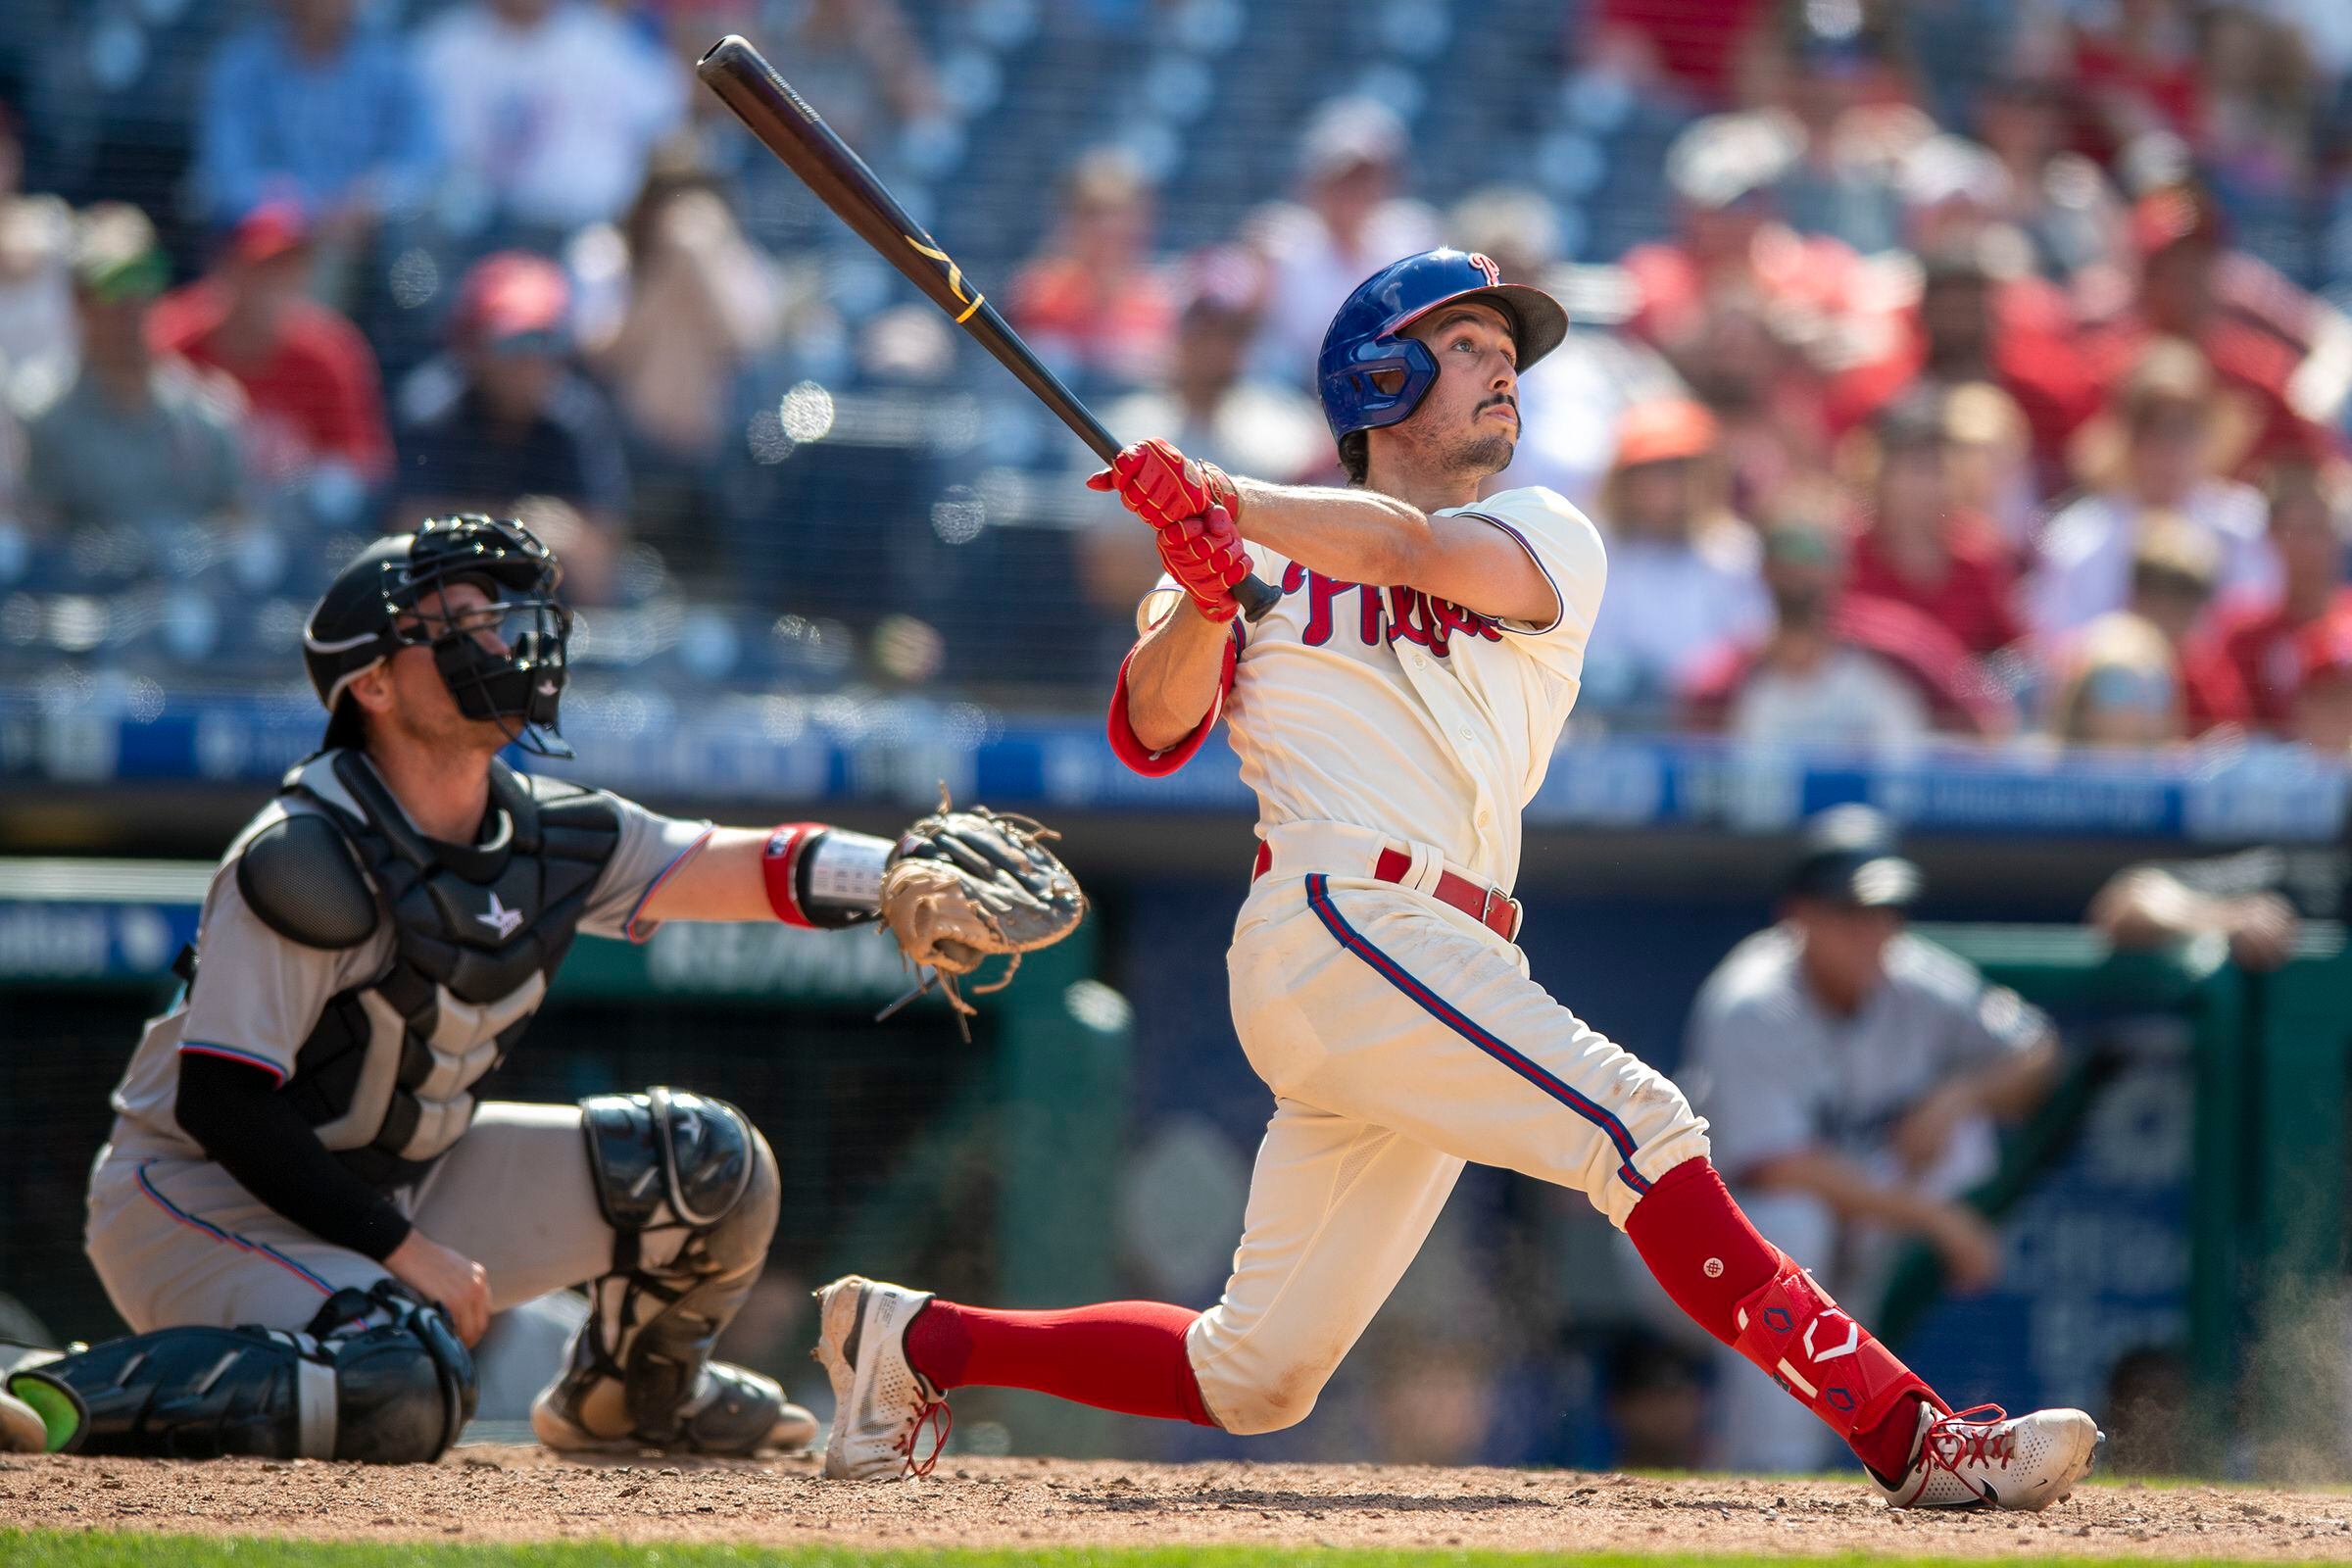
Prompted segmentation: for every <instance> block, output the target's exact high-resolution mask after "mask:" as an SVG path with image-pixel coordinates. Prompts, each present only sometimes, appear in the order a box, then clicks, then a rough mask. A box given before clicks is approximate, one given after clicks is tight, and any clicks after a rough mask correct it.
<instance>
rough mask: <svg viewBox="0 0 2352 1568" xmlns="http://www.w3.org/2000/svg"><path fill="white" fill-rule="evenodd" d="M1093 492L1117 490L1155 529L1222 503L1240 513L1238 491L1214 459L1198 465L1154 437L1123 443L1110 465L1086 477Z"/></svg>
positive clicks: (1228, 512)
mask: <svg viewBox="0 0 2352 1568" xmlns="http://www.w3.org/2000/svg"><path fill="white" fill-rule="evenodd" d="M1086 483H1087V487H1088V488H1089V489H1092V490H1116V491H1117V492H1118V493H1119V500H1120V501H1121V502H1122V503H1124V504H1125V506H1126V508H1127V510H1128V511H1129V512H1132V513H1134V514H1135V515H1137V516H1139V517H1141V518H1143V519H1144V520H1145V521H1146V522H1148V523H1150V524H1151V525H1152V527H1154V528H1168V527H1173V526H1174V525H1175V524H1177V523H1179V522H1183V521H1185V520H1186V519H1188V518H1193V517H1200V516H1202V515H1206V513H1207V512H1208V509H1209V508H1211V507H1222V508H1223V509H1224V510H1225V515H1226V516H1227V518H1228V519H1230V518H1233V517H1238V516H1240V515H1242V495H1241V492H1240V491H1238V490H1236V489H1235V488H1234V487H1233V481H1232V480H1231V479H1229V478H1227V477H1226V475H1225V470H1224V469H1222V468H1220V467H1218V466H1216V465H1215V464H1213V463H1197V462H1195V461H1194V460H1192V459H1191V458H1188V457H1186V456H1185V455H1184V454H1183V453H1181V452H1179V451H1177V450H1176V449H1175V448H1174V447H1172V446H1170V445H1168V443H1166V442H1165V441H1161V440H1158V439H1156V438H1154V439H1152V440H1150V441H1139V442H1137V443H1135V444H1134V445H1133V446H1127V447H1121V448H1120V449H1119V455H1118V456H1117V457H1115V458H1113V459H1111V460H1110V466H1109V467H1107V468H1104V469H1103V471H1102V472H1100V473H1098V474H1095V475H1094V476H1093V477H1091V478H1089V479H1088V480H1087V481H1086Z"/></svg>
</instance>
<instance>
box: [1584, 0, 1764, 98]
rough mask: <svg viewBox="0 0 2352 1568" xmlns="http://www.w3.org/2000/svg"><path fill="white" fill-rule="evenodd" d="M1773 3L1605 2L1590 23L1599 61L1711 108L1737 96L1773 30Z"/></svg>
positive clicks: (1703, 0)
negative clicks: (1669, 85) (1666, 83)
mask: <svg viewBox="0 0 2352 1568" xmlns="http://www.w3.org/2000/svg"><path fill="white" fill-rule="evenodd" d="M1772 12H1773V5H1772V0H1601V4H1600V7H1599V12H1598V15H1597V16H1588V17H1586V18H1584V19H1582V22H1583V25H1585V26H1588V27H1591V28H1592V29H1593V30H1592V32H1591V33H1590V35H1589V37H1587V38H1578V39H1572V40H1571V41H1572V42H1576V43H1584V44H1588V45H1589V47H1590V48H1591V50H1592V52H1593V54H1595V55H1604V56H1606V57H1608V58H1609V59H1611V60H1612V61H1616V62H1619V63H1620V68H1621V69H1623V68H1625V67H1627V66H1630V67H1632V68H1633V70H1632V71H1630V72H1629V74H1633V75H1634V77H1635V79H1636V80H1637V81H1638V82H1641V83H1642V84H1647V83H1649V82H1652V81H1656V80H1659V79H1661V78H1663V79H1664V80H1667V81H1671V82H1672V83H1674V84H1675V85H1676V86H1677V87H1679V88H1680V89H1681V90H1682V91H1683V92H1684V93H1685V94H1687V95H1688V96H1690V97H1691V98H1694V99H1696V100H1697V101H1698V102H1699V103H1701V104H1704V105H1707V106H1709V107H1718V106H1721V105H1723V104H1726V103H1729V102H1730V101H1731V100H1732V99H1733V98H1735V97H1736V96H1737V93H1736V92H1735V90H1734V89H1735V85H1736V80H1737V78H1738V77H1739V75H1740V73H1741V69H1742V67H1743V66H1744V65H1747V64H1749V63H1750V61H1749V59H1748V57H1752V56H1753V55H1755V54H1756V53H1758V46H1759V44H1760V43H1761V42H1762V40H1763V35H1764V34H1765V33H1767V32H1768V31H1769V29H1770V24H1771V20H1772Z"/></svg>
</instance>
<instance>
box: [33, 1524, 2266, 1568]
mask: <svg viewBox="0 0 2352 1568" xmlns="http://www.w3.org/2000/svg"><path fill="white" fill-rule="evenodd" d="M2200 1560H2201V1561H2203V1562H2205V1563H2208V1564H2210V1565H2212V1568H2237V1565H2233V1564H2230V1563H2229V1562H2227V1561H2226V1560H2223V1559H2212V1558H2208V1559H2200ZM2034 1561H2035V1562H2036V1563H2037V1564H2038V1563H2057V1564H2079V1565H2082V1568H2091V1565H2093V1564H2095V1565H2097V1568H2180V1564H2179V1563H2178V1562H2177V1561H2176V1562H2169V1563H2161V1564H2160V1563H2159V1562H2158V1560H2157V1559H2155V1558H2151V1557H2098V1558H2092V1557H2036V1558H2034ZM1792 1562H1802V1563H1805V1564H1807V1565H1808V1568H1983V1562H1984V1560H1983V1559H1982V1558H1961V1557H1906V1556H1899V1555H1894V1554H1881V1553H1876V1552H1845V1553H1840V1554H1837V1555H1832V1556H1820V1557H1803V1558H1797V1557H1789V1556H1755V1555H1747V1554H1725V1555H1721V1556H1713V1555H1703V1554H1700V1553H1696V1552H1663V1553H1658V1554H1656V1555H1650V1556H1644V1555H1639V1554H1634V1553H1627V1552H1519V1551H1430V1550H1421V1551H1386V1550H1352V1549H1342V1548H1324V1547H1315V1548H1306V1547H1285V1546H1151V1547H1132V1548H1122V1547H1101V1546H1035V1547H1029V1546H1024V1547H1021V1548H1019V1549H1017V1550H988V1551H980V1550H961V1549H944V1550H928V1551H924V1550H915V1551H902V1550H870V1551H865V1550H857V1549H853V1548H849V1547H843V1546H781V1547H779V1546H727V1545H662V1546H624V1545H620V1544H616V1543H612V1542H601V1543H600V1542H542V1543H528V1544H514V1545H484V1546H468V1545H462V1544H439V1543H433V1544H403V1543H397V1542H386V1543H381V1544H343V1543H333V1542H323V1541H275V1540H263V1539H259V1538H240V1537H208V1536H149V1535H99V1534H89V1535H80V1534H71V1533H65V1532H58V1531H44V1530H34V1531H13V1530H0V1563H6V1564H8V1568H622V1565H626V1568H1286V1565H1290V1564H1294V1563H1309V1564H1312V1565H1313V1568H1421V1565H1423V1564H1433V1563H1434V1564H1443V1565H1445V1568H1787V1565H1788V1564H1789V1563H1792ZM2244 1568H2253V1565H2251V1564H2248V1565H2244Z"/></svg>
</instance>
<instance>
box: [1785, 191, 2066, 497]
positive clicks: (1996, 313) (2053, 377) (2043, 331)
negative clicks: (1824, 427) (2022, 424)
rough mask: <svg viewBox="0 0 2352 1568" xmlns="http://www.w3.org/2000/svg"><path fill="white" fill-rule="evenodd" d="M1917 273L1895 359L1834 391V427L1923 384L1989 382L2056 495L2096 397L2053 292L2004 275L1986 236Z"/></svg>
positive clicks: (1936, 254) (1943, 248) (1949, 249)
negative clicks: (2029, 435)
mask: <svg viewBox="0 0 2352 1568" xmlns="http://www.w3.org/2000/svg"><path fill="white" fill-rule="evenodd" d="M1921 270H1922V277H1921V282H1920V293H1919V304H1918V307H1917V308H1916V309H1915V310H1913V311H1910V312H1907V313H1905V314H1904V315H1903V316H1902V317H1900V318H1898V319H1897V320H1896V323H1895V334H1896V342H1895V345H1894V348H1893V350H1892V352H1891V353H1889V354H1887V356H1885V357H1884V358H1882V359H1880V360H1878V361H1876V362H1874V363H1872V364H1868V365H1864V366H1860V367H1858V368H1855V369H1853V370H1851V371H1848V372H1847V373H1846V374H1844V375H1843V376H1841V377H1839V378H1838V382H1837V383H1836V385H1835V386H1834V388H1833V390H1832V394H1831V417H1832V420H1833V422H1834V423H1836V424H1838V425H1840V426H1844V425H1850V424H1856V423H1859V422H1861V421H1862V420H1864V419H1867V418H1869V417H1870V416H1871V415H1872V414H1874V413H1875V412H1877V410H1879V409H1880V408H1882V407H1884V406H1885V405H1886V404H1887V402H1888V401H1890V400H1891V399H1893V398H1894V397H1896V396H1898V395H1900V394H1901V392H1902V391H1903V390H1904V389H1905V388H1907V387H1911V386H1914V385H1917V384H1920V383H1922V382H1926V383H1931V384H1934V385H1936V386H1941V387H1945V388H1950V387H1955V386H1959V385H1961V384H1962V383H1964V382H1969V381H1989V382H1991V383H1992V384H1993V385H1995V386H1997V387H1999V388H2000V389H2001V390H2002V391H2004V392H2006V393H2008V394H2009V396H2010V397H2011V398H2013V399H2014V400H2015V401H2016V403H2017V406H2018V408H2019V409H2020V410H2022V411H2023V412H2024V414H2025V417H2026V424H2027V427H2028V428H2029V429H2030V430H2031V431H2032V432H2033V437H2034V464H2035V467H2036V469H2037V470H2038V472H2039V477H2040V482H2041V484H2042V487H2043V488H2044V489H2045V490H2051V489H2056V488H2058V486H2059V483H2060V481H2061V479H2062V477H2063V475H2064V472H2065V466H2066V453H2067V441H2068V439H2069V438H2070V437H2072V436H2073V435H2074V433H2075V432H2076V431H2077V430H2078V429H2080V428H2082V425H2083V423H2084V422H2085V421H2087V420H2088V419H2089V418H2090V417H2091V416H2092V415H2094V414H2096V413H2097V412H2098V410H2099V404H2100V394H2099V385H2098V380H2097V378H2096V377H2095V376H2094V375H2093V374H2092V373H2091V369H2090V366H2089V364H2088V363H2087V362H2086V361H2085V360H2084V359H2083V357H2082V354H2081V353H2080V352H2079V351H2078V350H2077V349H2076V348H2075V347H2074V345H2073V343H2072V342H2071V341H2070V339H2069V336H2068V330H2069V327H2070V325H2071V323H2070V322H2069V321H2067V320H2066V319H2065V316H2064V312H2063V307H2062V305H2060V304H2059V303H2058V302H2057V301H2056V298H2055V291H2054V290H2052V289H2051V287H2050V285H2049V284H2047V283H2045V282H2043V281H2042V280H2041V279H2040V278H2038V277H2033V276H2023V277H2020V276H2014V275H2012V276H2003V275H2002V270H2001V269H2000V267H1999V266H1998V264H1997V261H1996V258H1995V256H1994V255H1993V254H1992V245H1991V243H1990V241H1989V236H1987V235H1985V234H1983V233H1979V234H1971V235H1966V236H1962V237H1958V238H1954V239H1950V240H1947V241H1946V242H1945V243H1943V244H1941V245H1938V246H1937V247H1936V248H1935V249H1932V250H1930V251H1929V252H1928V253H1927V254H1926V255H1924V256H1923V257H1922V258H1921Z"/></svg>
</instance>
